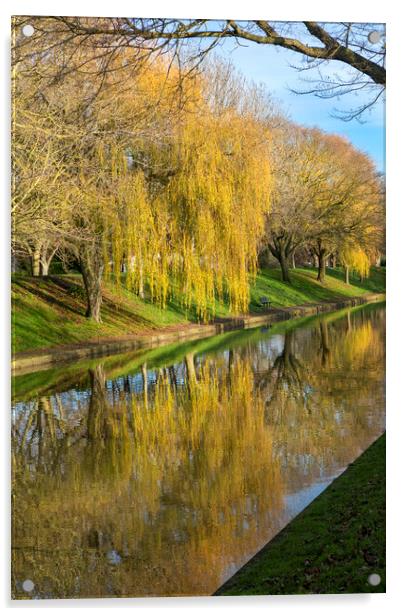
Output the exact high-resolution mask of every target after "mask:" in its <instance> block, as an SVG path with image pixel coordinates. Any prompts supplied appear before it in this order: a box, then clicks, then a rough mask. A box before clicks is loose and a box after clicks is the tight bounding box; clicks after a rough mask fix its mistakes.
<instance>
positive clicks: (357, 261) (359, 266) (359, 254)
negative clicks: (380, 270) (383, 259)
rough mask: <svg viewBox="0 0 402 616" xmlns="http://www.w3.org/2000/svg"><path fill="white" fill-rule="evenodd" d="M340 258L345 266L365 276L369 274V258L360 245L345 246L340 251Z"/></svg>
mask: <svg viewBox="0 0 402 616" xmlns="http://www.w3.org/2000/svg"><path fill="white" fill-rule="evenodd" d="M340 260H341V263H342V264H343V265H344V266H345V267H349V268H350V269H351V270H353V271H355V272H357V273H358V274H360V275H361V276H364V277H367V276H368V275H369V274H370V258H369V257H368V255H367V253H366V252H365V251H364V250H363V249H362V248H360V247H350V246H346V247H344V248H343V249H342V250H341V251H340Z"/></svg>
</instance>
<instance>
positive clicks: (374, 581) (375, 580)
mask: <svg viewBox="0 0 402 616" xmlns="http://www.w3.org/2000/svg"><path fill="white" fill-rule="evenodd" d="M368 582H369V584H371V586H378V584H379V583H380V582H381V576H379V575H378V573H372V574H371V575H369V576H368Z"/></svg>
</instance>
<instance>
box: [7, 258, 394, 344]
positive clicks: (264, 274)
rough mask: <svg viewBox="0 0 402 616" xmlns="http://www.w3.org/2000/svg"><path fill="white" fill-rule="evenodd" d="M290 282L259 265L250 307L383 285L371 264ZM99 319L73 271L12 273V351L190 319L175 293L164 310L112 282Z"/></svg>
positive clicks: (301, 274)
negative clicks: (364, 269)
mask: <svg viewBox="0 0 402 616" xmlns="http://www.w3.org/2000/svg"><path fill="white" fill-rule="evenodd" d="M291 276H292V285H289V284H286V283H283V282H282V281H281V279H280V271H279V270H275V269H269V270H263V271H261V272H260V273H259V274H258V276H257V279H256V281H255V283H254V284H253V286H252V287H251V301H250V313H255V314H258V313H259V312H262V311H263V309H262V307H261V306H260V298H261V297H262V296H264V295H265V296H268V297H269V299H270V300H271V302H272V306H273V307H283V306H295V305H298V304H306V303H319V302H322V301H327V300H328V301H331V300H337V299H341V298H345V297H352V296H353V297H354V296H358V295H364V294H365V293H367V292H379V293H380V292H383V291H384V290H385V271H384V268H373V270H372V272H371V275H370V278H368V279H367V280H366V281H364V282H363V283H360V282H358V281H357V280H355V279H351V284H350V285H346V284H345V283H344V282H343V281H342V280H340V279H339V277H340V273H339V272H338V271H337V270H329V272H328V276H327V280H326V283H325V284H324V285H321V284H320V283H318V282H317V281H316V280H315V276H316V272H315V271H314V270H312V269H297V270H293V271H292V274H291ZM103 296H104V297H103V305H102V319H103V322H102V323H100V324H97V323H95V322H91V321H90V320H88V319H86V318H85V316H84V313H85V295H84V289H83V286H82V282H81V278H80V276H78V275H65V276H49V277H46V278H29V277H23V276H14V277H13V280H12V309H13V317H12V318H13V327H12V345H13V346H12V348H13V353H18V352H20V351H28V350H34V349H40V348H47V347H55V346H59V345H62V344H69V343H77V342H86V341H89V340H97V339H100V338H110V337H116V336H121V335H127V334H140V333H141V334H146V333H147V332H152V331H155V330H157V329H172V328H179V327H180V326H182V325H183V324H185V323H188V322H191V321H196V320H197V319H196V316H195V314H194V313H193V312H186V310H185V309H184V308H183V306H182V304H181V301H180V298H175V297H173V298H171V299H170V301H169V303H168V306H167V308H166V309H165V310H162V309H160V308H158V307H157V306H156V305H154V304H152V302H150V301H147V300H141V299H140V298H139V297H138V296H136V295H134V294H133V293H131V292H129V291H127V290H125V289H124V288H117V287H116V286H113V285H110V284H109V285H105V286H104V292H103ZM216 316H217V317H228V316H230V312H229V306H228V304H226V303H224V302H216Z"/></svg>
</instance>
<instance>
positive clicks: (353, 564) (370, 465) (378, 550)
mask: <svg viewBox="0 0 402 616" xmlns="http://www.w3.org/2000/svg"><path fill="white" fill-rule="evenodd" d="M385 453H386V436H385V433H384V434H382V436H380V437H379V438H378V439H377V440H376V441H375V442H374V443H373V444H372V445H370V447H368V449H366V451H365V452H364V453H363V454H361V455H360V457H358V458H357V459H356V460H355V461H354V462H352V464H350V465H349V466H348V467H347V469H346V470H345V471H344V472H343V473H342V474H341V475H340V476H339V477H337V478H336V479H335V480H334V481H333V482H332V483H331V484H330V485H329V486H328V487H327V488H326V490H324V492H322V493H321V494H320V495H319V496H318V497H317V498H316V499H315V500H314V501H313V502H312V503H310V505H308V507H306V508H305V509H304V510H303V511H302V512H301V513H300V514H299V515H298V516H296V517H295V518H294V519H293V520H292V521H291V522H290V523H289V524H288V525H287V526H285V528H284V529H283V530H282V531H281V532H280V533H279V534H278V535H276V537H274V539H272V541H270V542H269V543H268V544H266V545H265V546H264V547H263V548H262V549H261V550H260V551H259V552H258V553H257V554H256V555H255V556H254V557H253V558H252V559H251V560H249V561H248V562H247V563H246V564H245V565H244V566H243V567H242V568H241V569H240V570H239V571H238V572H237V573H235V574H234V575H233V576H232V577H231V578H230V579H229V580H228V581H227V582H225V583H224V584H223V585H222V586H221V587H220V588H218V590H217V591H216V592H215V593H214V595H226V596H233V595H290V594H292V595H293V594H339V593H384V592H385V590H386V580H385V458H386V456H385ZM378 576H379V577H378Z"/></svg>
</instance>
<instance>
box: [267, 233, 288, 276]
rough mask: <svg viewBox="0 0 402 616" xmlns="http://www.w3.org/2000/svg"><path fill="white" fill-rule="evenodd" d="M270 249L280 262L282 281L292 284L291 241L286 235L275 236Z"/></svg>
mask: <svg viewBox="0 0 402 616" xmlns="http://www.w3.org/2000/svg"><path fill="white" fill-rule="evenodd" d="M268 247H269V249H270V251H271V253H272V255H273V256H274V257H275V259H277V260H278V261H279V265H280V266H281V273H282V281H283V282H289V283H291V280H290V276H289V264H288V257H289V255H290V254H291V248H292V247H291V240H290V238H289V237H287V236H286V235H281V236H275V235H274V236H273V238H272V244H271V243H269V244H268Z"/></svg>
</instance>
